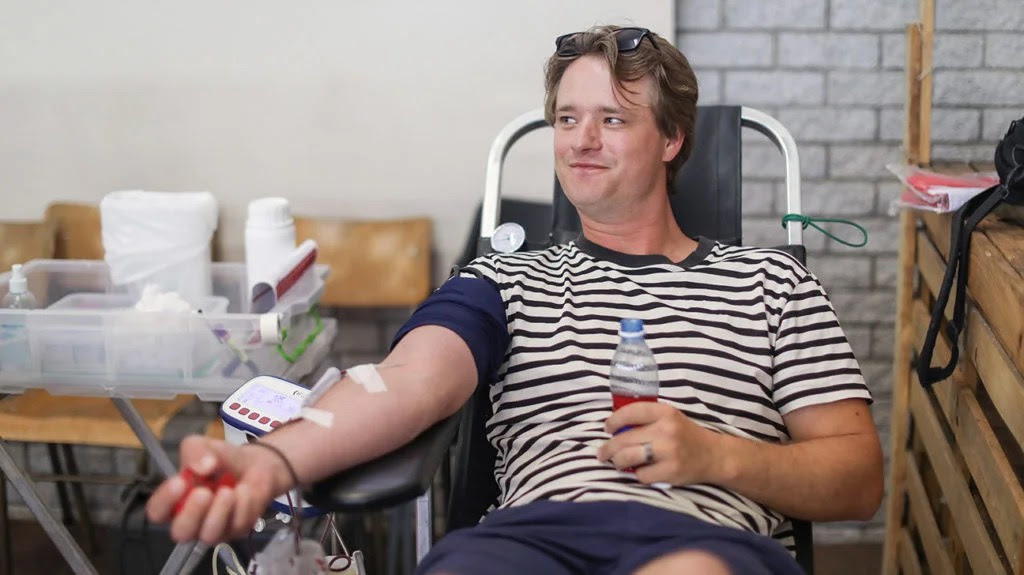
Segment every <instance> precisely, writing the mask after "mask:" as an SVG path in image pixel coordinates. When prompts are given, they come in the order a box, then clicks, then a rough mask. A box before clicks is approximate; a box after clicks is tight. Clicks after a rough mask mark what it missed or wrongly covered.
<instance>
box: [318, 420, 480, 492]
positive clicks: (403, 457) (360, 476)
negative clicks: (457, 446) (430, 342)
mask: <svg viewBox="0 0 1024 575" xmlns="http://www.w3.org/2000/svg"><path fill="white" fill-rule="evenodd" d="M461 414H462V412H461V411H459V412H457V413H455V414H454V415H452V416H450V417H448V418H446V419H444V420H442V421H440V422H438V423H436V424H434V426H433V427H431V428H430V429H428V430H426V431H424V432H423V433H421V434H420V435H419V436H418V437H416V438H415V439H413V440H412V441H411V442H409V443H407V444H405V445H403V446H402V447H399V448H398V449H396V450H395V451H392V452H391V453H388V454H387V455H384V456H382V457H379V458H377V459H374V460H372V461H368V462H366V463H363V464H362V465H358V466H356V467H353V468H351V469H347V470H345V471H342V472H340V473H338V474H336V475H333V476H331V477H328V478H326V479H324V480H322V481H319V482H317V483H315V484H313V486H312V487H311V488H309V489H308V490H306V492H305V493H304V494H303V495H304V497H305V499H306V501H308V502H309V503H311V504H313V505H315V506H317V507H319V508H320V509H322V510H324V511H342V512H366V511H374V510H378V509H383V508H386V507H392V506H394V505H398V504H400V503H405V502H406V501H411V500H412V499H415V498H416V497H418V496H419V495H422V494H423V493H424V492H425V491H426V490H427V488H428V487H430V485H431V483H432V482H433V480H434V475H435V474H436V473H437V470H438V468H439V467H440V466H441V464H442V463H443V462H444V461H445V458H446V455H447V453H448V448H449V446H451V444H452V441H453V440H454V439H455V432H456V430H457V429H458V427H459V417H460V416H461Z"/></svg>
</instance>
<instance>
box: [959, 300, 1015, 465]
mask: <svg viewBox="0 0 1024 575" xmlns="http://www.w3.org/2000/svg"><path fill="white" fill-rule="evenodd" d="M1022 319H1024V318H1022ZM966 349H967V352H966V353H967V355H968V356H969V357H970V359H971V362H972V363H973V364H974V365H975V366H976V367H977V370H978V375H980V376H981V379H982V381H983V383H984V385H985V391H987V392H988V395H989V397H991V398H992V403H993V404H995V406H996V410H997V411H998V412H999V416H1000V417H1001V418H1002V419H1003V422H1004V423H1005V424H1006V427H1007V428H1008V429H1009V430H1010V433H1012V434H1013V437H1014V439H1016V440H1017V443H1018V444H1020V445H1024V377H1022V376H1021V374H1020V372H1019V371H1017V370H1016V369H1015V368H1014V366H1013V363H1012V360H1011V359H1010V357H1009V356H1008V355H1007V354H1006V352H1005V351H1004V350H1003V348H1002V347H1001V346H1000V345H999V343H998V342H997V341H996V336H995V334H994V333H993V331H992V329H991V328H990V327H989V325H988V323H987V322H986V321H985V319H984V318H983V317H982V316H981V314H980V313H978V311H977V310H974V309H972V310H970V312H969V313H968V314H967V343H966Z"/></svg>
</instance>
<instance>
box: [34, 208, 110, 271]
mask: <svg viewBox="0 0 1024 575" xmlns="http://www.w3.org/2000/svg"><path fill="white" fill-rule="evenodd" d="M46 221H48V222H51V223H52V224H53V226H54V228H55V229H56V231H57V237H56V245H55V246H54V250H53V256H52V257H55V258H58V259H69V260H101V259H103V235H102V233H101V231H100V209H99V206H96V205H94V204H76V203H69V202H53V203H51V204H50V205H48V206H46Z"/></svg>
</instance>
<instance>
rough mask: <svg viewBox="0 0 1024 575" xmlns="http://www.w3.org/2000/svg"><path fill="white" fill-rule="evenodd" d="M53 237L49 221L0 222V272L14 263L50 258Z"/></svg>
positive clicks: (54, 231) (53, 229)
mask: <svg viewBox="0 0 1024 575" xmlns="http://www.w3.org/2000/svg"><path fill="white" fill-rule="evenodd" d="M55 238H56V230H55V228H54V226H53V224H52V223H51V222H47V221H42V222H0V273H3V272H6V271H8V270H10V269H11V266H12V265H14V264H22V263H25V262H27V261H29V260H34V259H49V258H52V257H53V247H54V240H55Z"/></svg>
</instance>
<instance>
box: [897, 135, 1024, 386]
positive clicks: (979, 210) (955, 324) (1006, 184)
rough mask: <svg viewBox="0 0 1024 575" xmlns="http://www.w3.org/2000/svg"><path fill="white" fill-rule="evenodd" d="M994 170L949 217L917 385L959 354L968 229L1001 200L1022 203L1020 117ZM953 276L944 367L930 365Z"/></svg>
mask: <svg viewBox="0 0 1024 575" xmlns="http://www.w3.org/2000/svg"><path fill="white" fill-rule="evenodd" d="M995 163H996V172H998V174H999V183H998V184H996V185H994V186H992V187H991V188H989V189H987V190H985V191H983V192H981V193H980V194H978V195H977V196H975V197H973V198H971V200H970V201H968V202H967V203H966V204H964V205H963V206H962V207H961V208H960V209H959V210H957V212H956V215H955V216H954V217H953V230H952V232H953V233H952V234H951V236H952V237H951V239H950V242H949V263H948V264H947V266H946V274H945V275H944V276H943V278H942V286H941V287H940V289H939V295H938V297H937V298H936V300H935V306H934V307H933V308H932V318H931V323H929V324H928V332H927V333H926V334H925V338H924V345H922V346H921V354H920V356H919V357H918V359H917V377H918V379H920V380H921V385H923V386H925V387H929V386H931V385H932V384H934V383H935V382H938V381H942V380H944V379H946V378H947V377H949V376H950V375H952V373H953V369H955V368H956V363H957V360H958V359H959V356H960V349H959V346H958V345H957V341H958V339H959V337H960V332H961V331H962V330H963V327H964V316H965V315H966V311H965V308H966V304H967V302H966V292H967V258H968V257H969V256H970V248H971V232H972V231H974V227H975V226H977V225H978V222H980V221H981V220H982V219H983V218H984V217H985V216H987V215H988V214H989V212H991V211H992V210H993V209H994V208H995V207H996V206H997V205H999V204H1000V203H1002V202H1004V201H1005V202H1007V203H1011V204H1024V118H1021V119H1019V120H1014V121H1013V122H1011V123H1010V129H1009V130H1007V131H1006V135H1005V136H1003V139H1002V140H1000V142H999V144H998V145H997V146H996V154H995ZM958 268H959V269H960V272H961V273H960V275H959V276H957V278H956V280H957V281H956V300H955V303H954V304H953V319H952V320H951V321H949V322H947V323H946V337H948V338H949V345H950V352H951V353H950V358H949V363H948V364H946V366H945V367H932V366H931V362H932V354H933V353H934V352H935V339H936V337H937V336H938V334H939V326H940V325H941V322H942V316H943V310H945V309H946V302H948V301H949V291H950V289H951V288H952V286H953V276H956V275H957V269H958Z"/></svg>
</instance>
